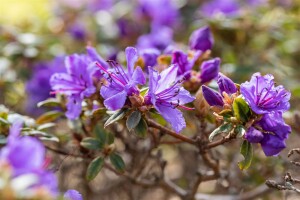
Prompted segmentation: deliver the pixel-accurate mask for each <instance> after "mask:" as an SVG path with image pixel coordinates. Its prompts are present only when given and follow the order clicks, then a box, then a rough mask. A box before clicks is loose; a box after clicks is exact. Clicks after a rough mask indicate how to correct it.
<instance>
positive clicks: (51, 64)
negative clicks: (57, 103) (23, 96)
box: [26, 57, 66, 114]
mask: <svg viewBox="0 0 300 200" xmlns="http://www.w3.org/2000/svg"><path fill="white" fill-rule="evenodd" d="M65 71H66V69H65V67H64V57H56V58H54V59H53V60H51V61H48V62H40V63H37V64H36V65H35V66H34V68H33V74H32V77H31V78H30V80H29V81H28V82H27V83H26V92H27V93H28V95H27V97H28V99H27V103H26V110H27V111H28V112H30V113H31V114H40V113H41V111H42V110H39V109H37V106H36V104H37V103H38V102H40V101H43V100H45V99H47V98H49V97H50V96H51V95H50V91H51V85H50V83H49V79H50V78H49V77H50V76H51V75H53V74H55V73H59V72H65Z"/></svg>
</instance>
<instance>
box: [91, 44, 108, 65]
mask: <svg viewBox="0 0 300 200" xmlns="http://www.w3.org/2000/svg"><path fill="white" fill-rule="evenodd" d="M86 51H87V53H88V55H89V57H90V58H91V61H92V62H98V63H99V64H100V65H101V66H102V67H104V68H105V69H108V67H109V65H108V63H107V62H106V61H105V60H104V59H103V58H102V57H101V56H100V55H99V54H98V53H97V51H96V49H95V48H94V47H91V46H87V47H86Z"/></svg>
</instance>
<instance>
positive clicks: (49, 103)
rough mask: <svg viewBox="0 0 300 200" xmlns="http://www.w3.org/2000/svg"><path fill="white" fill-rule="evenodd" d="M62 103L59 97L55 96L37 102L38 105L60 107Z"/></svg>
mask: <svg viewBox="0 0 300 200" xmlns="http://www.w3.org/2000/svg"><path fill="white" fill-rule="evenodd" d="M60 105H61V103H60V102H59V100H58V99H55V98H50V99H46V100H45V101H41V102H39V103H38V104H37V107H39V108H40V107H42V106H43V107H59V106H60Z"/></svg>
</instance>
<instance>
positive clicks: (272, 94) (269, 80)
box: [241, 73, 291, 114]
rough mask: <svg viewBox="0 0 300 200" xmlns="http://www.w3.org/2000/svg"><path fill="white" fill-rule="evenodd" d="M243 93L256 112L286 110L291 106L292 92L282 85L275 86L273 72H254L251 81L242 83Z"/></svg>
mask: <svg viewBox="0 0 300 200" xmlns="http://www.w3.org/2000/svg"><path fill="white" fill-rule="evenodd" d="M241 94H242V95H243V96H244V98H245V100H246V101H247V103H248V104H249V106H250V107H251V109H252V110H253V111H254V112H255V113H256V114H264V113H269V112H272V111H286V110H288V109H289V108H290V103H289V100H290V97H291V93H290V92H288V91H287V90H285V89H284V87H283V86H282V85H279V86H275V83H274V77H273V76H272V75H271V74H267V75H265V76H262V75H261V74H260V73H255V74H253V75H252V78H251V80H250V82H248V81H247V82H245V83H243V84H241Z"/></svg>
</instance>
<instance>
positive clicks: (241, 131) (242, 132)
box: [234, 125, 246, 138]
mask: <svg viewBox="0 0 300 200" xmlns="http://www.w3.org/2000/svg"><path fill="white" fill-rule="evenodd" d="M234 133H235V134H236V137H238V138H241V137H243V136H244V135H245V133H246V130H245V128H244V126H242V125H237V126H236V127H235V129H234Z"/></svg>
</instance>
